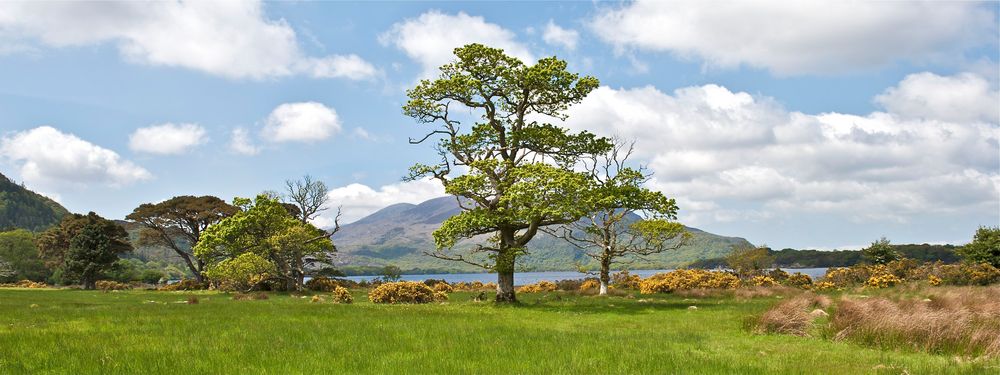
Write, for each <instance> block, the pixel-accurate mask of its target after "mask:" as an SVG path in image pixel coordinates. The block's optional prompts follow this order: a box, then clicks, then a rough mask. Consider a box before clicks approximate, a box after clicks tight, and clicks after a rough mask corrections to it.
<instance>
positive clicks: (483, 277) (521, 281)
mask: <svg viewBox="0 0 1000 375" xmlns="http://www.w3.org/2000/svg"><path fill="white" fill-rule="evenodd" d="M783 269H784V270H785V271H787V272H788V273H795V272H802V273H804V274H806V275H809V277H811V278H813V280H815V279H817V278H819V277H821V276H823V274H825V273H826V268H783ZM669 271H671V270H634V271H633V270H630V271H629V273H632V274H634V275H639V277H642V278H646V277H649V276H652V275H653V274H657V273H661V272H669ZM378 277H379V276H347V277H345V278H346V279H349V280H354V281H366V280H372V279H375V278H378ZM588 277H596V275H590V274H585V273H580V272H574V271H551V272H517V273H515V274H514V285H525V284H534V283H537V282H539V281H542V280H548V281H559V280H578V279H584V278H588ZM402 279H403V280H404V281H424V280H427V279H443V280H444V281H447V282H448V283H458V282H467V283H471V282H473V281H479V282H483V283H488V282H491V281H492V282H496V281H497V275H496V274H495V273H442V274H427V275H403V276H402Z"/></svg>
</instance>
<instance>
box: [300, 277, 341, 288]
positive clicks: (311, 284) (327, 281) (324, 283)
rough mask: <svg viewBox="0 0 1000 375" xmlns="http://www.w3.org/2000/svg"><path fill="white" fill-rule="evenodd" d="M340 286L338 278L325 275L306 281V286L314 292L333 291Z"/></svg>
mask: <svg viewBox="0 0 1000 375" xmlns="http://www.w3.org/2000/svg"><path fill="white" fill-rule="evenodd" d="M339 286H340V283H339V282H337V281H336V280H334V279H331V278H328V277H323V276H320V277H314V278H312V279H309V281H306V288H308V289H309V290H312V291H314V292H332V291H334V290H335V289H337V287H339Z"/></svg>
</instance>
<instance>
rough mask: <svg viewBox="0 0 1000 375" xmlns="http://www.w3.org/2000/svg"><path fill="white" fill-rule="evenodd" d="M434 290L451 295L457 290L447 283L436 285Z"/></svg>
mask: <svg viewBox="0 0 1000 375" xmlns="http://www.w3.org/2000/svg"><path fill="white" fill-rule="evenodd" d="M425 285H426V283H425ZM432 289H434V291H435V292H442V293H451V292H454V291H455V288H452V287H451V285H448V283H445V282H441V283H437V284H434V286H433V287H432Z"/></svg>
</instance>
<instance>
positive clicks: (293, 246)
mask: <svg viewBox="0 0 1000 375" xmlns="http://www.w3.org/2000/svg"><path fill="white" fill-rule="evenodd" d="M233 205H234V206H236V207H237V208H238V209H239V212H237V213H236V214H234V215H233V216H230V217H227V218H225V219H223V220H221V221H219V223H218V224H215V225H213V226H211V227H209V228H208V229H207V230H206V231H205V232H204V233H203V234H202V239H201V241H200V242H198V245H196V246H195V248H194V254H195V256H197V257H198V258H199V259H201V260H202V261H204V262H205V263H206V264H208V265H210V266H214V265H216V264H218V263H221V262H223V261H225V260H227V259H234V258H236V257H239V256H240V255H242V254H245V253H254V254H257V255H258V256H260V257H262V258H264V259H267V260H268V261H270V262H271V263H272V264H273V265H274V266H275V269H276V270H277V272H276V273H275V278H277V279H280V280H281V281H284V283H285V288H286V289H288V290H297V289H301V288H302V287H303V283H302V282H301V280H302V278H301V277H299V275H301V274H303V272H304V270H303V268H302V267H306V266H309V265H311V264H312V263H318V262H329V253H330V252H332V251H333V250H334V247H333V242H332V241H330V238H329V236H330V233H327V232H324V231H323V230H320V229H318V228H316V227H314V226H313V225H312V224H309V223H302V222H301V221H299V220H298V219H297V218H295V217H293V216H292V215H291V214H290V213H289V212H288V210H287V209H286V207H285V205H283V204H282V203H281V202H279V201H278V200H276V199H273V198H270V197H268V196H266V195H258V196H257V198H255V199H253V200H251V199H247V198H235V199H234V200H233Z"/></svg>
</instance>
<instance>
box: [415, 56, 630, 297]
mask: <svg viewBox="0 0 1000 375" xmlns="http://www.w3.org/2000/svg"><path fill="white" fill-rule="evenodd" d="M454 52H455V57H456V59H455V60H454V62H452V63H450V64H446V65H444V66H442V67H441V74H440V76H439V77H438V78H437V79H435V80H423V81H421V82H420V83H419V84H418V85H417V86H416V87H414V88H413V89H411V90H409V91H407V95H408V96H409V101H408V102H407V103H406V104H405V105H404V106H403V112H404V113H405V114H406V115H408V116H410V117H412V118H414V119H415V120H416V121H417V122H419V123H423V124H430V125H432V126H434V129H433V130H431V131H430V132H429V133H428V134H427V135H426V136H425V137H423V138H422V139H418V140H411V142H412V143H422V142H425V141H427V140H438V141H439V142H438V143H437V145H436V149H437V151H438V154H439V156H440V162H439V163H436V164H433V165H425V164H418V165H415V166H413V167H412V168H411V174H410V175H409V176H408V178H409V179H418V178H424V177H427V176H429V177H432V178H435V179H437V180H439V181H441V182H442V183H443V185H444V187H445V191H446V192H447V193H448V194H452V195H455V196H457V197H459V199H458V201H459V205H460V206H461V207H462V212H461V213H460V214H458V215H456V216H453V217H451V218H449V219H447V220H445V222H444V223H443V224H442V226H441V228H439V229H438V230H437V231H435V232H434V240H435V242H436V245H437V250H435V251H434V252H432V253H430V254H431V255H433V256H435V257H438V258H442V259H449V260H455V261H462V262H466V263H470V264H474V265H478V266H481V267H484V268H487V269H489V270H492V271H494V272H496V273H497V294H496V300H497V301H498V302H515V301H516V297H515V295H514V267H515V264H516V260H517V257H518V256H520V255H522V254H525V253H526V251H527V247H528V243H529V241H531V239H532V238H534V237H535V235H536V234H537V233H538V230H539V229H540V228H542V227H544V226H547V225H553V224H565V223H571V222H574V221H576V220H578V219H579V218H580V217H581V216H582V215H584V214H585V213H586V212H585V210H584V209H583V207H582V206H581V205H579V204H578V203H579V200H580V199H582V198H583V196H584V195H585V192H586V190H587V189H588V186H589V185H590V180H589V178H588V176H587V174H585V173H581V172H575V171H573V167H574V166H575V165H576V164H577V163H578V162H579V159H580V157H582V156H587V155H592V154H598V153H603V152H606V151H607V150H608V149H610V147H611V145H610V143H609V141H608V140H607V139H605V138H600V137H596V136H594V135H593V134H591V133H589V132H579V133H572V132H570V131H568V130H567V129H564V128H562V127H559V126H556V125H553V124H551V123H548V122H545V121H544V119H553V118H554V119H562V120H564V119H565V118H566V114H565V111H566V110H567V109H568V108H569V106H570V105H572V104H575V103H578V102H580V101H581V100H583V98H584V97H585V96H587V94H589V93H590V92H591V91H593V90H594V89H595V88H597V86H598V81H597V79H596V78H594V77H590V76H585V77H581V76H580V75H578V74H575V73H572V72H569V71H567V70H566V62H565V61H563V60H559V59H557V58H555V57H548V58H543V59H541V60H538V62H536V63H535V64H534V65H526V64H525V63H524V62H522V61H521V60H518V59H517V58H514V57H511V56H508V55H507V54H505V53H504V52H503V50H501V49H496V48H490V47H487V46H483V45H480V44H470V45H467V46H464V47H460V48H456V49H455V51H454ZM470 111H471V112H472V113H475V114H476V115H478V118H475V116H474V118H473V119H472V121H471V122H472V123H471V124H468V125H466V124H463V123H462V121H463V118H462V115H455V114H460V113H463V112H464V113H468V112H470ZM453 112H454V113H453ZM481 235H488V236H489V240H488V241H483V242H481V243H479V244H477V245H476V247H475V248H474V249H472V250H471V252H472V253H473V254H470V253H469V252H467V251H461V250H458V249H456V248H455V245H456V244H457V243H458V242H459V241H460V240H462V239H469V238H473V237H476V236H481Z"/></svg>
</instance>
